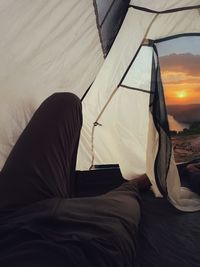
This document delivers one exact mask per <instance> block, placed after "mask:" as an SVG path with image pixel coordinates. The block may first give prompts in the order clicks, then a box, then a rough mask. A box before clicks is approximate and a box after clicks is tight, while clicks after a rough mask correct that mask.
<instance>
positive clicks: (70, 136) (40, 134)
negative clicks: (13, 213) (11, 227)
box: [0, 93, 82, 208]
mask: <svg viewBox="0 0 200 267" xmlns="http://www.w3.org/2000/svg"><path fill="white" fill-rule="evenodd" d="M81 126H82V112H81V102H80V100H79V98H78V97H76V96H75V95H73V94H71V93H56V94H53V95H52V96H50V97H49V98H47V99H46V100H45V101H44V102H43V103H42V105H41V106H40V107H39V109H38V110H37V111H36V112H35V114H34V115H33V117H32V119H31V120H30V122H29V124H28V125H27V127H26V128H25V130H24V131H23V133H22V135H21V136H20V137H19V139H18V141H17V143H16V145H15V146H14V148H13V150H12V151H11V153H10V155H9V157H8V159H7V161H6V163H5V165H4V167H3V169H2V171H1V173H0V208H15V207H18V206H25V205H28V204H31V203H34V202H36V201H40V200H44V199H48V198H53V197H59V198H68V197H72V196H73V185H74V174H75V164H76V154H77V147H78V142H79V136H80V129H81Z"/></svg>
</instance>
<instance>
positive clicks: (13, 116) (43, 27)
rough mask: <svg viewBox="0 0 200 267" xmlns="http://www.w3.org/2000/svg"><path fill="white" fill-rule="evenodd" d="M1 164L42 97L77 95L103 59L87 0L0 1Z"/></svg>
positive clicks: (91, 5) (92, 11) (90, 80)
mask: <svg viewBox="0 0 200 267" xmlns="http://www.w3.org/2000/svg"><path fill="white" fill-rule="evenodd" d="M0 14H1V16H0V36H1V42H0V57H1V61H0V114H1V115H0V125H1V127H0V169H1V168H2V166H3V164H4V162H5V160H6V158H7V156H8V153H9V152H10V150H11V148H12V147H13V145H14V144H15V142H16V140H17V138H18V136H19V134H20V133H21V132H22V130H23V129H24V127H25V125H26V124H27V122H28V121H29V119H30V117H31V115H32V114H33V112H34V111H35V110H36V108H37V107H38V106H39V104H40V103H41V101H43V100H44V99H45V98H46V97H47V96H49V95H51V94H52V93H54V92H56V91H71V92H74V93H75V94H77V95H78V96H79V97H82V95H83V94H84V92H85V91H86V90H87V88H88V87H89V86H90V84H91V83H92V82H93V80H94V78H95V76H96V74H97V72H98V70H99V68H100V66H101V65H102V63H103V61H104V58H103V52H102V49H101V44H100V40H99V34H98V30H97V26H96V16H95V13H94V7H93V2H92V1H91V0H82V1H78V0H74V1H65V0H62V1H57V0H56V1H55V0H42V1H41V0H34V1H31V0H28V1H27V0H18V1H15V0H1V1H0Z"/></svg>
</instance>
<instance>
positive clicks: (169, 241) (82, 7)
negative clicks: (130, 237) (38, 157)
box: [0, 0, 200, 267]
mask: <svg viewBox="0 0 200 267" xmlns="http://www.w3.org/2000/svg"><path fill="white" fill-rule="evenodd" d="M0 11H1V16H0V22H1V23H0V25H1V26H0V33H1V42H0V54H1V62H0V125H1V127H0V169H1V168H2V167H3V165H4V162H5V161H6V159H7V157H8V155H9V152H10V151H11V149H12V147H13V146H14V144H15V142H16V140H17V139H18V137H19V135H20V134H21V132H22V131H23V129H24V128H25V126H26V125H27V123H28V121H29V120H30V118H31V116H32V114H33V113H34V111H35V110H36V109H37V107H38V106H39V105H40V103H41V102H42V101H43V100H44V99H45V98H47V97H48V96H49V95H51V94H53V93H54V92H65V91H67V92H73V93H74V94H76V95H77V96H78V97H80V98H81V99H82V107H83V127H82V131H81V138H80V144H79V151H78V159H77V166H76V168H77V181H76V196H78V197H85V196H95V195H99V194H102V193H105V192H108V191H109V190H111V189H113V188H115V187H117V186H119V185H120V184H121V183H123V182H124V181H125V180H130V179H133V178H135V177H138V176H139V175H141V174H143V173H146V174H147V175H148V177H149V179H150V181H151V183H152V188H151V189H152V190H151V192H147V193H145V194H143V195H142V220H141V227H140V232H139V237H138V240H139V245H138V264H139V266H141V267H146V266H152V267H156V266H170V267H173V266H177V262H178V266H179V265H181V266H183V267H191V266H193V267H197V266H200V255H199V251H200V242H199V241H200V216H199V210H200V196H199V195H198V194H196V193H194V192H192V191H191V190H190V189H189V188H188V187H187V183H186V182H185V180H184V178H183V177H180V174H181V173H182V168H183V167H184V164H185V162H179V164H176V161H175V159H174V153H175V150H174V148H173V145H172V139H173V138H172V136H171V134H172V132H170V129H169V122H168V114H167V107H166V106H167V105H166V97H165V89H164V87H165V85H164V83H163V82H162V79H163V76H162V59H160V57H159V44H161V43H164V42H165V41H168V40H171V39H172V40H176V39H179V38H181V37H188V38H190V37H191V38H192V37H196V38H199V39H198V41H197V42H196V46H197V45H198V42H199V41H200V3H199V0H191V1H186V0H182V1H176V0H171V1H166V0H160V1H156V0H153V1H147V0H131V1H129V0H112V1H111V0H109V1H103V0H96V1H95V0H94V1H92V0H82V1H78V0H74V1H65V0H60V1H58V0H48V1H46V0H44V1H40V0H36V1H31V0H28V1H24V0H19V1H14V0H9V1H8V0H1V3H0ZM198 60H199V59H198ZM196 62H197V61H196ZM199 62H200V61H198V62H197V63H196V73H197V74H196V77H197V76H199V71H200V65H199V64H200V63H199ZM179 74H180V73H179ZM179 74H178V72H177V75H179ZM172 82H173V81H172ZM174 83H176V79H174ZM174 88H175V87H174ZM198 94H199V95H200V91H198ZM198 99H199V98H197V101H199V100H198ZM198 112H199V110H198ZM197 116H200V113H198V115H197ZM199 121H200V119H199ZM198 153H199V152H198ZM198 153H197V155H196V154H195V155H196V157H195V158H193V159H192V160H198ZM199 156H200V153H199ZM182 163H183V164H182Z"/></svg>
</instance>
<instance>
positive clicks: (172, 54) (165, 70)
mask: <svg viewBox="0 0 200 267" xmlns="http://www.w3.org/2000/svg"><path fill="white" fill-rule="evenodd" d="M157 48H158V53H159V56H160V66H161V75H162V81H163V85H164V93H165V99H166V104H167V105H184V104H200V36H198V37H197V36H196V37H181V38H176V39H173V40H170V41H166V42H162V43H160V44H158V45H157Z"/></svg>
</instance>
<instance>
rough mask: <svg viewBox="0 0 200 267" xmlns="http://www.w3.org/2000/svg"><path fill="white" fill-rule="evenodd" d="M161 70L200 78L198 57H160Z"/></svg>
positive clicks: (186, 54) (199, 56)
mask: <svg viewBox="0 0 200 267" xmlns="http://www.w3.org/2000/svg"><path fill="white" fill-rule="evenodd" d="M160 64H161V70H162V71H163V72H165V73H166V72H177V73H178V72H179V73H180V72H182V73H184V74H185V75H190V76H193V77H194V76H200V55H193V54H190V53H185V54H171V55H169V56H163V57H160Z"/></svg>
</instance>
